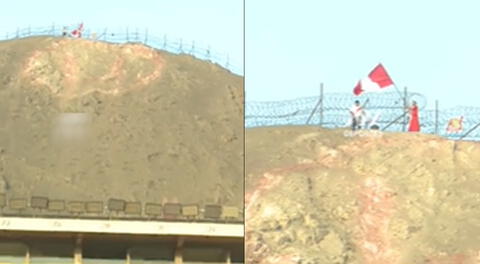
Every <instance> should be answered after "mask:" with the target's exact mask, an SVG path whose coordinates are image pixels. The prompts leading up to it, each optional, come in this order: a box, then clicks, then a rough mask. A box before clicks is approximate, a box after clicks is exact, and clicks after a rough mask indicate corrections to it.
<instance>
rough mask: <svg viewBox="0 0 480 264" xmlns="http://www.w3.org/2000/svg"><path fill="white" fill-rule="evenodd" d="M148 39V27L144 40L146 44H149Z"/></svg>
mask: <svg viewBox="0 0 480 264" xmlns="http://www.w3.org/2000/svg"><path fill="white" fill-rule="evenodd" d="M147 40H148V28H146V29H145V41H144V43H145V44H147Z"/></svg>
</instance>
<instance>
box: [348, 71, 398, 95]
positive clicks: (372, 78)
mask: <svg viewBox="0 0 480 264" xmlns="http://www.w3.org/2000/svg"><path fill="white" fill-rule="evenodd" d="M391 85H393V81H392V79H391V78H390V76H388V73H387V71H386V70H385V68H384V67H383V65H382V64H381V63H380V64H378V65H377V67H375V68H374V69H373V70H372V71H371V72H370V74H369V75H368V77H367V78H365V79H363V80H361V81H359V82H358V83H357V85H356V86H355V88H354V89H353V93H354V94H355V95H360V94H361V93H363V92H374V91H382V90H383V89H385V88H388V87H390V86H391Z"/></svg>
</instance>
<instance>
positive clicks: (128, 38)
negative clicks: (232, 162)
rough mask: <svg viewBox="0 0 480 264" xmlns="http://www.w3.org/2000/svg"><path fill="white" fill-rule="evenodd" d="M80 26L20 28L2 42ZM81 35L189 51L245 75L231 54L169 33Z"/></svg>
mask: <svg viewBox="0 0 480 264" xmlns="http://www.w3.org/2000/svg"><path fill="white" fill-rule="evenodd" d="M77 27H78V25H65V26H59V25H55V24H53V25H52V26H49V27H28V28H19V29H17V30H16V31H15V32H6V33H4V34H0V41H1V40H12V39H19V38H26V37H35V36H52V37H60V36H62V34H63V30H64V28H65V30H66V31H67V32H71V31H72V30H73V29H75V28H77ZM82 38H85V39H94V40H96V41H103V42H109V43H117V44H120V43H142V44H145V45H148V46H150V47H152V48H155V49H158V50H164V51H168V52H170V53H174V54H188V55H191V56H194V57H195V58H197V59H201V60H206V61H210V62H213V63H216V64H218V65H220V66H221V67H223V68H225V69H227V70H229V71H230V72H232V73H235V74H238V75H242V76H243V67H239V66H238V65H239V64H238V63H237V62H235V61H233V60H232V59H231V58H230V56H229V55H228V54H226V53H221V52H218V51H214V50H212V48H211V47H202V46H201V45H199V44H198V43H196V42H195V41H186V40H183V39H172V38H169V37H168V36H167V35H163V36H161V37H159V36H156V35H153V34H150V33H149V32H148V30H142V31H140V30H138V29H135V30H134V31H131V30H129V29H128V28H127V29H126V30H125V31H118V30H117V31H112V30H109V29H108V28H103V29H96V30H94V29H90V28H86V29H85V30H84V31H83V33H82Z"/></svg>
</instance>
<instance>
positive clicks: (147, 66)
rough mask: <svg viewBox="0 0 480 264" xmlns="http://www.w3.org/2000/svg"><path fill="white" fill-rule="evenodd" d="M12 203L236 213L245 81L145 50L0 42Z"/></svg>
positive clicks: (4, 158) (0, 142)
mask: <svg viewBox="0 0 480 264" xmlns="http://www.w3.org/2000/svg"><path fill="white" fill-rule="evenodd" d="M0 72H1V73H2V74H1V76H0V121H1V122H0V150H1V151H0V152H1V153H0V161H1V162H0V176H1V179H2V182H1V183H2V184H1V185H2V186H1V187H2V189H1V190H0V192H6V193H7V195H8V196H9V197H29V196H31V195H39V196H47V197H50V198H52V199H68V200H92V199H94V200H105V199H108V198H119V199H125V200H137V201H144V202H164V201H179V202H182V203H200V204H204V203H213V202H219V203H222V204H227V205H235V206H241V205H242V202H243V106H242V103H243V97H244V96H243V78H242V77H241V76H237V75H234V74H231V73H229V72H228V71H227V70H225V69H223V68H221V67H219V66H218V65H215V64H212V63H208V62H205V61H201V60H197V59H195V58H193V57H191V56H188V55H173V54H170V53H167V52H162V51H157V50H153V49H151V48H149V47H146V46H143V45H140V44H125V45H116V44H107V43H101V42H92V41H89V40H81V39H62V38H49V37H34V38H26V39H21V40H15V41H6V42H0Z"/></svg>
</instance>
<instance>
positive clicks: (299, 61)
mask: <svg viewBox="0 0 480 264" xmlns="http://www.w3.org/2000/svg"><path fill="white" fill-rule="evenodd" d="M245 1H246V2H245V23H246V25H245V26H246V31H245V42H246V44H245V53H246V54H245V65H246V68H245V76H246V99H247V101H249V100H279V99H291V98H296V97H303V96H310V95H318V93H319V85H320V82H323V83H324V85H325V92H348V93H351V92H352V90H353V87H354V86H355V84H356V82H357V81H358V80H359V79H360V78H363V77H366V76H367V74H368V73H369V72H370V70H372V69H373V67H374V66H376V64H377V63H378V62H382V63H383V64H384V66H385V67H386V69H387V71H388V72H389V74H390V76H391V77H392V79H393V81H394V82H395V83H396V84H397V86H398V87H399V88H401V89H402V88H403V87H404V86H407V87H408V88H409V90H411V91H412V92H419V93H423V94H425V95H427V96H428V101H429V103H428V107H432V106H433V105H434V101H435V100H436V99H438V100H439V101H440V107H450V106H456V105H472V106H479V105H480V100H479V98H480V81H479V78H478V77H479V76H480V74H479V73H480V31H479V29H478V27H479V25H480V15H478V12H479V11H480V1H475V0H470V1H468V0H455V1H442V0H436V1H433V0H424V1H415V0H402V1H400V0H397V1H388V0H362V1H357V0H323V1H316V0H297V1H292V0H289V1H274V0H263V1H257V0H245Z"/></svg>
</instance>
